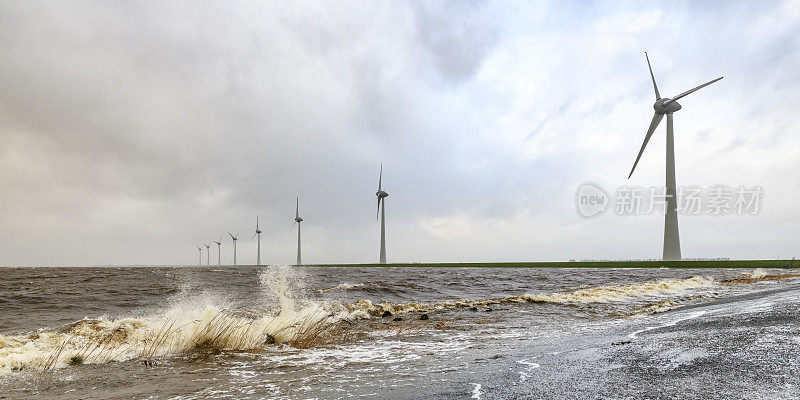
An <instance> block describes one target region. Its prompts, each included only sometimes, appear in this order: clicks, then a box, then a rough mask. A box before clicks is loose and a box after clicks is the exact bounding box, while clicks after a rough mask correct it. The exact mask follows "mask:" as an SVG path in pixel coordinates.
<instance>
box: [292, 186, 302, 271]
mask: <svg viewBox="0 0 800 400" xmlns="http://www.w3.org/2000/svg"><path fill="white" fill-rule="evenodd" d="M301 222H303V219H302V218H300V198H299V197H298V198H297V204H296V205H295V208H294V224H292V228H294V225H295V224H297V265H302V262H300V223H301ZM289 231H291V229H289Z"/></svg>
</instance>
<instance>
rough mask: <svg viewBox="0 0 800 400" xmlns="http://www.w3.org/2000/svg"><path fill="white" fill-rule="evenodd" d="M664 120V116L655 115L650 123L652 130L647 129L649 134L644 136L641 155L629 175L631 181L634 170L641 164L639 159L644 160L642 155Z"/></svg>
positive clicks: (637, 157)
mask: <svg viewBox="0 0 800 400" xmlns="http://www.w3.org/2000/svg"><path fill="white" fill-rule="evenodd" d="M662 118H664V114H653V120H652V121H650V128H648V129H647V134H646V135H645V136H644V142H643V143H642V148H641V149H639V155H638V156H636V161H634V162H633V168H631V173H630V174H628V179H631V176H632V175H633V170H635V169H636V164H639V159H640V158H642V153H644V148H645V147H647V142H649V141H650V136H653V132H654V131H655V130H656V128H657V127H658V124H659V123H661V119H662Z"/></svg>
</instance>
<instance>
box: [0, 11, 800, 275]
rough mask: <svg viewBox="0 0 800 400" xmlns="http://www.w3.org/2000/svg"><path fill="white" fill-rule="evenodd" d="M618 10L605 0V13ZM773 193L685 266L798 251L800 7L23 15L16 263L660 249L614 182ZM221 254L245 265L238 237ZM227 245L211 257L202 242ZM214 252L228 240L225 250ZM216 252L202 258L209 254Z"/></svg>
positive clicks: (18, 25) (6, 18)
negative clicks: (667, 104) (619, 201)
mask: <svg viewBox="0 0 800 400" xmlns="http://www.w3.org/2000/svg"><path fill="white" fill-rule="evenodd" d="M593 3H597V4H593ZM644 51H648V53H649V55H650V58H651V61H652V63H653V70H654V73H655V76H656V79H657V81H658V83H659V89H660V91H661V94H662V95H663V96H667V97H668V96H672V95H675V94H677V93H680V92H683V91H685V90H687V89H689V88H691V87H693V86H696V85H698V84H700V83H703V82H706V81H708V80H711V79H713V78H716V77H718V76H723V75H724V76H725V79H723V80H722V81H720V82H717V83H715V84H713V85H711V86H709V87H707V88H704V89H702V90H700V91H699V92H697V93H694V94H692V95H690V96H687V97H686V98H684V99H681V101H680V102H681V104H682V105H683V109H682V110H681V111H679V112H678V113H676V114H675V143H676V144H675V152H676V174H677V182H678V185H687V186H688V185H698V186H702V187H707V186H710V185H715V184H722V185H730V186H734V187H738V186H740V185H745V186H760V187H762V188H763V191H764V194H763V197H762V198H761V205H760V210H759V213H758V215H744V216H737V215H728V216H691V215H681V216H680V229H681V241H682V248H683V256H684V257H730V258H776V257H782V258H791V257H792V256H800V251H798V244H800V207H799V206H798V204H799V203H800V132H799V129H798V127H800V112H799V111H798V110H800V79H799V78H800V74H799V73H798V71H800V2H798V1H759V2H732V1H719V2H715V1H702V2H697V1H691V2H690V1H686V2H680V1H678V2H663V1H655V2H583V1H580V2H574V3H571V2H565V1H553V2H544V1H542V2H527V1H525V2H519V3H513V2H502V3H492V2H466V1H453V2H440V1H420V2H406V1H388V2H385V1H363V2H349V1H326V2H306V1H298V2H284V1H279V2H277V1H276V2H272V3H271V4H270V3H269V2H253V3H245V2H228V1H224V2H197V1H190V2H177V1H170V2H155V1H148V2H144V1H121V2H100V1H96V2H89V1H77V2H72V1H58V2H53V1H42V2H34V1H25V2H22V1H0V56H2V57H1V58H0V60H2V61H0V183H2V187H1V188H0V265H105V264H117V265H129V264H190V263H196V260H197V250H196V249H195V247H194V246H195V244H197V243H200V242H210V241H211V240H216V239H218V238H219V237H220V236H221V235H223V234H225V235H226V236H227V233H226V232H228V231H231V232H233V233H236V232H241V236H240V240H239V248H238V254H239V261H240V263H254V262H255V241H250V237H251V235H252V231H253V230H254V228H255V226H254V225H255V218H256V214H259V215H260V221H261V229H262V230H263V231H264V233H263V234H262V261H263V262H264V263H270V264H279V263H293V262H294V257H295V251H296V250H295V246H296V231H292V232H290V231H289V229H290V227H291V226H292V219H293V218H294V206H295V197H296V196H299V197H300V212H301V216H302V217H303V218H304V219H305V222H303V260H304V261H306V262H308V263H350V262H354V263H364V262H376V261H377V258H378V245H379V230H380V225H379V224H378V222H376V220H375V213H376V203H377V202H376V198H375V191H376V189H377V181H378V168H379V165H380V163H381V162H383V165H384V175H383V183H384V188H385V189H386V190H387V191H388V192H389V194H390V196H389V197H388V198H387V200H386V218H387V243H388V245H387V247H388V250H387V253H388V259H389V261H390V262H425V261H432V262H433V261H539V260H568V259H603V258H614V259H621V258H659V257H660V256H661V247H662V240H663V239H662V235H663V215H659V214H650V215H640V216H620V215H616V214H615V213H614V212H606V213H604V214H601V215H599V216H596V217H593V218H584V217H582V216H581V215H579V214H578V212H577V211H576V204H575V203H576V191H577V190H578V187H579V185H581V184H582V183H584V182H592V183H594V184H596V185H599V186H601V187H603V188H604V189H605V190H606V191H608V192H609V193H613V192H614V191H615V190H616V188H617V187H619V186H621V185H639V186H645V187H649V186H663V185H664V153H665V137H666V135H665V128H664V126H665V124H662V126H661V127H660V128H659V130H658V131H657V132H656V134H655V135H654V136H653V139H652V141H651V142H650V144H649V146H648V147H647V150H646V151H645V153H644V155H643V157H642V161H641V162H640V163H639V166H638V167H637V170H636V173H635V174H634V176H633V177H632V178H631V179H630V180H628V179H627V176H628V172H629V171H630V167H631V165H632V163H633V160H634V159H635V157H636V153H637V152H638V150H639V147H640V146H641V143H642V139H643V137H644V134H645V131H646V129H647V126H648V124H649V122H650V119H651V117H652V113H653V109H652V104H653V101H654V100H655V98H654V94H653V89H652V84H651V82H650V76H649V74H648V71H647V64H646V62H645V58H644V53H643V52H644ZM223 239H224V245H223V246H222V256H223V263H230V262H231V253H232V252H231V250H232V246H231V241H230V238H223ZM204 253H205V249H204ZM211 254H212V259H213V260H215V259H216V250H212V253H211ZM203 258H204V260H203V261H204V262H205V254H204V255H203Z"/></svg>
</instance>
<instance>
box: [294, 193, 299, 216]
mask: <svg viewBox="0 0 800 400" xmlns="http://www.w3.org/2000/svg"><path fill="white" fill-rule="evenodd" d="M294 217H295V218H300V198H299V197H298V198H297V205H296V206H295V208H294Z"/></svg>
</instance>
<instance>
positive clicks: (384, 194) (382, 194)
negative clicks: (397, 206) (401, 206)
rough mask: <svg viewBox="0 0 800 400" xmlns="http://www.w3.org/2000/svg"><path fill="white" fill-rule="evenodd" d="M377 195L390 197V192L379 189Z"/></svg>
mask: <svg viewBox="0 0 800 400" xmlns="http://www.w3.org/2000/svg"><path fill="white" fill-rule="evenodd" d="M375 195H376V196H378V198H379V199H382V198H384V197H389V193H386V192H385V191H383V190H379V191H377V192H375Z"/></svg>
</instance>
